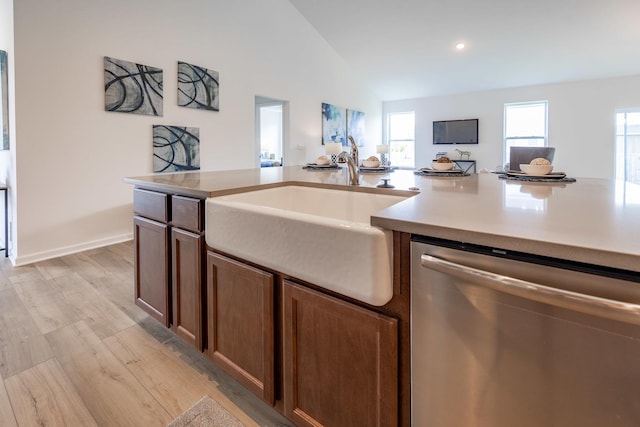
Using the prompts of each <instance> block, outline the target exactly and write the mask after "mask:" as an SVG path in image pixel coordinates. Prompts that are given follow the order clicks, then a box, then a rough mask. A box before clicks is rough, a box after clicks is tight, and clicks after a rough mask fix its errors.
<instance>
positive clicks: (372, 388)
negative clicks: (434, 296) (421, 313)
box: [283, 280, 398, 427]
mask: <svg viewBox="0 0 640 427" xmlns="http://www.w3.org/2000/svg"><path fill="white" fill-rule="evenodd" d="M283 307H284V321H283V328H284V332H283V344H284V364H283V369H284V387H283V390H284V410H285V416H287V417H288V418H289V419H291V420H293V421H294V422H295V423H296V425H299V426H318V425H325V426H331V427H339V426H395V425H397V424H398V323H397V320H396V319H393V318H390V317H387V316H384V315H381V314H378V313H375V312H373V311H369V310H366V309H364V308H361V307H358V306H356V305H353V304H350V303H347V302H344V301H341V300H339V299H337V298H333V297H329V296H327V295H323V294H321V293H319V292H315V291H312V290H310V289H306V288H304V287H301V286H298V285H296V284H294V283H292V282H289V281H286V280H285V281H284V286H283Z"/></svg>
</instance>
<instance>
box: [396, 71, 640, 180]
mask: <svg viewBox="0 0 640 427" xmlns="http://www.w3.org/2000/svg"><path fill="white" fill-rule="evenodd" d="M541 100H547V101H549V106H548V108H549V109H548V132H549V146H552V147H556V154H555V158H554V162H553V163H554V165H555V169H556V170H563V171H566V172H567V173H568V174H569V175H571V176H575V177H595V178H613V177H614V158H615V140H614V135H615V112H616V110H618V109H625V108H640V76H633V77H624V78H611V79H602V80H591V81H583V82H572V83H563V84H553V85H542V86H530V87H522V88H515V89H504V90H494V91H486V92H474V93H466V94H459V95H451V96H441V97H431V98H420V99H410V100H403V101H394V102H386V103H384V105H383V111H384V114H387V113H390V112H400V111H415V113H416V167H424V166H428V165H429V163H430V162H431V160H432V159H433V158H435V154H436V152H438V151H447V150H448V152H449V153H451V155H452V156H453V157H454V158H458V154H457V153H456V152H455V151H454V149H455V148H460V149H462V150H468V151H471V152H472V156H471V157H472V159H475V160H476V161H477V167H478V170H479V169H481V168H486V169H494V168H495V167H496V166H497V165H500V164H502V158H503V154H502V150H503V139H502V136H503V113H504V104H505V103H511V102H528V101H541ZM471 118H479V119H480V121H479V144H478V145H461V146H453V145H433V136H432V133H433V125H432V122H433V121H435V120H450V119H471Z"/></svg>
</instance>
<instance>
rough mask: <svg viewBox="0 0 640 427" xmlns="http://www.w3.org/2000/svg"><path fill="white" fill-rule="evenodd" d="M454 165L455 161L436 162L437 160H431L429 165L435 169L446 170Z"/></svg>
mask: <svg viewBox="0 0 640 427" xmlns="http://www.w3.org/2000/svg"><path fill="white" fill-rule="evenodd" d="M454 166H455V163H453V162H451V163H438V162H432V163H431V167H432V168H433V169H435V170H437V171H448V170H451V169H453V167H454Z"/></svg>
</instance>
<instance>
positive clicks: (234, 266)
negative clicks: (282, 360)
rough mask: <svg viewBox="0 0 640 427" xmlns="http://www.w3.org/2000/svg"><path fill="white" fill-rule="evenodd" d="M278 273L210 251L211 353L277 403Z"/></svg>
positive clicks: (229, 370) (208, 326)
mask: <svg viewBox="0 0 640 427" xmlns="http://www.w3.org/2000/svg"><path fill="white" fill-rule="evenodd" d="M274 288H275V278H274V275H273V274H271V273H268V272H266V271H263V270H261V269H258V268H254V267H251V266H249V265H246V264H244V263H240V262H238V261H235V260H233V259H230V258H227V257H225V256H222V255H220V254H217V253H213V252H209V253H208V254H207V318H208V322H207V329H208V356H209V358H210V359H211V360H213V361H214V362H215V363H216V364H218V365H219V366H220V367H222V368H223V369H224V370H225V371H226V372H227V373H229V374H230V375H231V376H232V377H234V378H235V379H236V380H237V381H238V382H240V383H241V384H243V385H244V386H245V387H246V388H248V389H249V390H251V391H252V392H253V393H255V394H256V395H258V396H259V397H261V398H262V399H263V400H265V401H266V402H268V403H270V404H271V405H274V404H275V400H276V397H275V357H276V353H275V350H276V349H275V316H274V307H275V299H274Z"/></svg>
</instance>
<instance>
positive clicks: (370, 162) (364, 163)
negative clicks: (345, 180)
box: [362, 159, 380, 168]
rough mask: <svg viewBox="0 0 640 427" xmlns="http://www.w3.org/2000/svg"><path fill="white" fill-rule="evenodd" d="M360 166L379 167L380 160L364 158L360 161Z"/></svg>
mask: <svg viewBox="0 0 640 427" xmlns="http://www.w3.org/2000/svg"><path fill="white" fill-rule="evenodd" d="M362 166H364V167H365V168H377V167H380V160H369V159H365V160H363V161H362Z"/></svg>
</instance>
